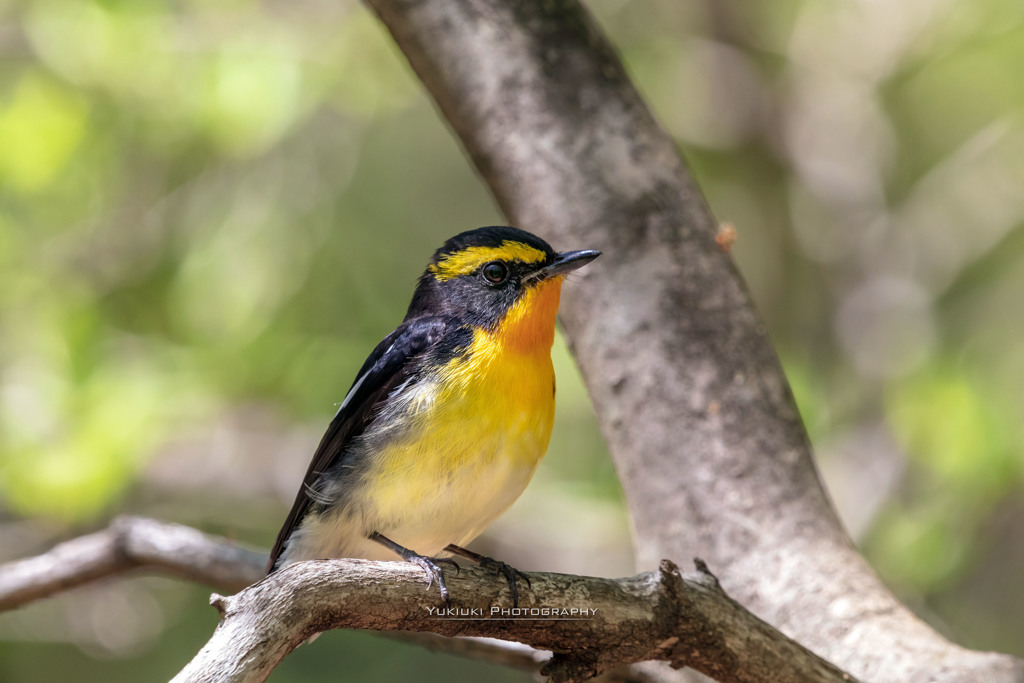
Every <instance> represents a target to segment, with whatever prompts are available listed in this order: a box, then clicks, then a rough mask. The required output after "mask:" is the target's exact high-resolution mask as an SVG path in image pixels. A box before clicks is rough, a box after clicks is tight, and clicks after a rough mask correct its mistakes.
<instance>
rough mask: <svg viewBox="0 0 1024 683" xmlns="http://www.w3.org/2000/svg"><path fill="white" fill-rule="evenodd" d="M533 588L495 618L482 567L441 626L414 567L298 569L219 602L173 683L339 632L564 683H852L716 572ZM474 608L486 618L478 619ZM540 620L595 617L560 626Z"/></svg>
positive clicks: (456, 578) (456, 582) (257, 676)
mask: <svg viewBox="0 0 1024 683" xmlns="http://www.w3.org/2000/svg"><path fill="white" fill-rule="evenodd" d="M529 578H530V584H531V588H530V589H529V591H527V592H526V594H524V595H523V596H521V599H520V609H523V610H525V614H524V616H523V617H522V618H517V617H516V615H514V614H513V615H512V617H511V618H510V617H508V616H505V615H500V614H499V615H498V617H497V618H494V617H492V615H491V611H490V610H491V606H495V607H498V608H501V607H510V606H511V600H510V599H509V595H508V589H507V585H505V584H504V581H503V579H501V578H499V577H496V576H495V575H494V573H493V572H490V571H487V570H484V569H480V568H477V567H472V568H470V567H467V568H465V569H463V570H462V571H461V572H459V573H455V572H448V585H449V588H450V589H451V594H452V604H451V606H450V607H449V608H445V607H444V606H443V605H441V604H440V601H438V604H437V607H439V608H441V609H451V610H453V611H454V613H453V614H444V615H441V616H439V615H437V614H433V613H431V612H430V611H429V610H428V609H427V606H426V605H425V601H424V591H423V571H422V570H421V569H420V568H418V567H415V566H413V565H409V564H404V563H394V562H370V561H367V560H315V561H312V562H302V563H299V564H295V565H291V566H289V567H287V568H285V569H283V570H281V571H279V572H276V573H274V574H273V575H271V576H269V577H267V578H266V579H265V580H263V581H261V582H260V583H257V584H255V585H253V586H251V587H249V588H247V589H245V590H244V591H242V592H241V593H239V594H238V595H235V596H233V597H230V598H224V597H221V596H214V598H213V601H212V602H213V604H214V605H215V606H216V607H217V608H218V609H219V610H220V611H221V615H222V618H221V622H220V624H219V625H218V626H217V630H216V632H215V633H214V635H213V637H212V638H211V639H210V642H208V643H207V644H206V646H205V647H203V649H202V650H201V651H200V652H199V654H197V655H196V657H195V659H193V660H192V662H190V663H189V665H188V666H187V667H186V668H185V669H183V670H182V671H181V673H179V674H178V676H176V677H175V679H174V681H176V682H177V683H198V682H200V681H203V682H205V681H211V682H212V681H218V682H219V683H242V682H245V683H250V682H254V681H263V680H265V679H266V677H267V676H268V675H270V672H271V671H273V669H274V667H276V666H277V664H278V663H279V662H280V661H281V659H283V658H284V657H285V656H286V655H287V654H288V653H289V652H291V651H292V650H293V649H295V648H296V647H297V646H298V645H299V644H300V643H302V642H303V641H304V640H305V639H307V638H309V637H310V636H312V635H314V634H316V633H319V632H321V631H324V630H327V629H331V628H361V629H375V630H386V631H395V630H397V631H418V630H429V631H432V632H434V633H440V634H443V635H448V636H486V637H491V638H501V639H504V640H514V641H517V642H522V643H527V644H529V645H531V646H533V647H536V648H540V649H544V650H552V651H554V652H555V654H554V656H553V657H552V658H551V659H550V660H549V661H548V662H547V664H546V665H545V666H544V668H543V672H544V673H545V674H547V675H549V676H551V680H552V681H555V682H558V681H583V680H586V679H589V678H591V677H592V676H595V675H598V674H600V673H602V672H604V671H606V670H609V669H614V668H617V667H620V666H621V665H622V664H624V663H629V662H637V661H645V660H651V659H662V660H668V661H670V662H672V663H673V665H675V666H683V665H686V666H690V667H693V668H694V669H696V670H698V671H702V672H704V673H706V674H708V675H710V676H714V677H715V678H716V679H718V680H720V681H744V682H751V683H753V682H755V681H764V680H773V681H780V682H782V683H787V682H792V683H802V682H804V681H822V682H825V681H848V680H852V679H851V678H850V677H848V676H847V675H845V674H844V673H843V672H842V671H840V670H838V669H836V668H835V667H834V666H832V665H831V664H829V663H828V662H825V661H824V660H822V659H820V658H818V657H817V656H815V655H814V654H812V653H811V652H810V651H808V650H806V649H805V648H803V647H802V646H800V645H798V644H797V643H795V642H793V641H791V640H789V639H787V638H785V637H784V636H782V635H781V634H780V633H779V632H778V631H776V630H775V629H773V628H772V627H770V626H768V625H767V624H765V623H764V622H763V621H761V620H759V619H757V618H756V617H754V616H753V615H751V614H750V613H749V612H748V611H746V610H745V609H743V607H741V606H740V605H739V604H738V603H736V602H734V601H733V600H731V599H730V598H729V597H728V596H727V595H726V594H725V593H724V592H723V591H722V590H721V588H720V587H719V585H718V582H717V581H716V580H715V579H714V577H713V576H711V575H710V574H707V573H705V572H701V573H698V574H694V575H690V576H687V577H683V576H681V575H680V574H679V572H678V570H677V569H676V568H675V566H674V565H673V564H672V563H670V562H664V563H662V566H661V567H660V569H659V570H658V571H656V572H648V573H644V574H640V575H638V576H634V577H631V578H628V579H616V580H612V579H598V578H591V577H579V576H567V575H564V574H541V573H536V574H529ZM495 584H497V586H498V587H499V588H498V590H496V589H495ZM435 595H436V594H435ZM428 604H429V603H428ZM470 608H479V609H480V613H479V615H478V614H476V613H472V612H468V610H469V609H470ZM533 608H538V610H537V611H538V613H537V614H533ZM539 608H549V609H550V608H558V609H566V608H568V609H571V608H577V609H580V610H583V609H586V610H593V613H590V614H587V615H586V616H570V617H568V618H561V617H559V618H552V617H551V616H550V615H545V614H543V613H541V612H540V609H539Z"/></svg>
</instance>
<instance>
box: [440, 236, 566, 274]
mask: <svg viewBox="0 0 1024 683" xmlns="http://www.w3.org/2000/svg"><path fill="white" fill-rule="evenodd" d="M547 257H548V256H547V254H545V253H544V252H543V251H541V250H540V249H535V248H533V247H531V246H529V245H526V244H523V243H522V242H512V241H509V240H505V241H504V242H502V243H501V246H500V247H467V248H465V249H463V250H462V251H457V252H455V253H453V254H448V255H447V256H445V257H444V258H443V259H441V260H440V261H438V262H437V263H433V264H431V265H430V266H429V268H428V270H429V271H430V272H431V273H433V274H434V277H436V278H437V279H438V280H451V279H453V278H457V277H459V276H460V275H469V274H470V273H472V272H473V271H474V270H476V269H477V268H479V267H480V266H482V265H483V264H485V263H487V262H489V261H522V262H523V263H542V262H543V261H544V260H545V259H546V258H547Z"/></svg>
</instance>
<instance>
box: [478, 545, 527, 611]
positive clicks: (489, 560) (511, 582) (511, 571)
mask: <svg viewBox="0 0 1024 683" xmlns="http://www.w3.org/2000/svg"><path fill="white" fill-rule="evenodd" d="M479 563H480V566H481V567H483V568H484V569H493V570H494V573H495V574H496V575H498V574H500V575H503V576H504V577H505V580H506V581H508V592H509V594H510V595H511V596H512V606H513V607H519V589H518V587H517V586H516V580H517V577H518V578H521V579H522V580H523V581H525V582H526V587H527V588H533V584H531V583H530V577H529V576H527V575H526V574H524V573H523V572H521V571H519V570H518V569H516V568H515V567H513V566H512V565H510V564H507V563H505V562H502V561H501V560H496V559H494V558H493V557H487V556H483V557H481V558H480V561H479Z"/></svg>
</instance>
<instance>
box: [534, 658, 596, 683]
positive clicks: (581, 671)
mask: <svg viewBox="0 0 1024 683" xmlns="http://www.w3.org/2000/svg"><path fill="white" fill-rule="evenodd" d="M599 673H601V672H600V671H599V670H598V666H597V655H596V654H593V653H591V652H587V651H585V650H584V651H580V652H572V653H567V652H556V653H555V654H554V655H552V657H551V659H549V660H548V662H547V664H545V665H544V666H542V667H541V669H540V674H541V675H542V676H548V677H549V678H550V682H551V683H577V682H578V681H589V680H590V679H591V678H594V677H595V676H597V675H598V674H599Z"/></svg>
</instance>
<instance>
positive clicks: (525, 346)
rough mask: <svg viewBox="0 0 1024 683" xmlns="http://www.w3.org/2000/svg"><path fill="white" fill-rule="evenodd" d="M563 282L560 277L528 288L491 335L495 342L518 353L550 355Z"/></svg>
mask: <svg viewBox="0 0 1024 683" xmlns="http://www.w3.org/2000/svg"><path fill="white" fill-rule="evenodd" d="M563 279H564V277H563V276H561V275H559V276H556V277H553V278H551V279H550V280H545V281H544V282H541V283H540V284H538V285H536V286H534V287H531V288H530V289H528V290H527V291H526V293H525V294H523V296H522V297H520V299H519V301H517V302H516V303H515V304H514V305H513V306H512V308H510V309H509V311H508V313H506V314H505V318H504V319H503V320H502V321H501V322H500V323H499V324H498V328H497V329H496V330H495V331H494V332H493V333H492V336H493V338H494V341H496V342H498V343H500V344H502V345H503V346H505V347H507V348H508V349H510V350H513V351H516V352H518V353H524V354H528V353H550V351H551V345H552V344H553V343H554V341H555V315H556V314H557V313H558V301H559V298H560V297H561V295H562V280H563Z"/></svg>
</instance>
